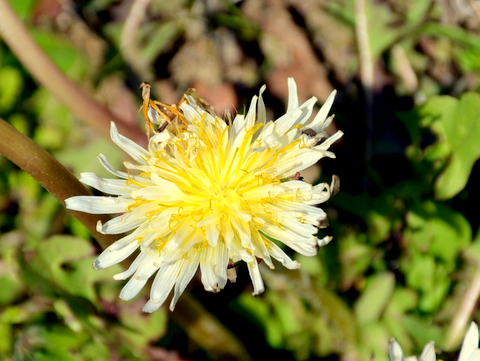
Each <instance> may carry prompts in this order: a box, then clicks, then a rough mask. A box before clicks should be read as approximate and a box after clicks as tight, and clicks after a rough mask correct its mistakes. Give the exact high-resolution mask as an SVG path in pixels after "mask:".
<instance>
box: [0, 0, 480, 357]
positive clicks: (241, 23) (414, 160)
mask: <svg viewBox="0 0 480 361" xmlns="http://www.w3.org/2000/svg"><path fill="white" fill-rule="evenodd" d="M7 3H8V1H6V0H0V5H1V7H2V8H3V7H4V6H6V5H7ZM10 5H11V6H13V8H14V10H15V13H16V14H17V16H18V17H20V19H21V21H22V23H23V25H24V26H25V27H26V29H27V31H28V33H29V34H30V36H32V37H33V38H34V39H35V41H36V42H37V43H38V44H39V45H40V47H41V49H42V51H43V52H44V53H46V54H47V56H48V58H50V59H51V60H52V61H53V62H54V64H55V65H56V66H57V67H58V68H59V69H60V70H61V71H62V72H63V73H64V74H66V76H67V77H68V78H69V79H71V80H72V81H73V83H75V84H77V85H78V86H79V91H80V92H81V93H84V94H86V95H89V96H91V97H93V98H94V99H95V100H96V102H97V103H98V104H99V105H100V108H101V109H103V110H105V109H109V110H110V112H111V113H113V116H114V117H116V118H117V121H118V122H119V123H120V124H122V127H123V129H125V131H124V132H123V133H124V134H127V135H129V136H132V137H134V138H135V137H136V139H137V140H138V141H140V142H142V141H143V142H145V140H144V139H143V140H142V138H141V137H139V136H138V135H139V134H140V136H141V131H140V130H141V128H142V120H141V116H140V115H139V114H138V113H137V110H138V108H139V107H140V104H141V97H140V91H139V90H138V87H139V85H140V83H141V82H142V81H147V82H149V83H151V84H152V87H153V88H152V91H153V94H154V97H155V98H156V99H160V100H161V101H163V102H165V103H177V102H178V100H179V99H180V97H181V94H182V93H183V92H184V91H185V90H187V88H189V87H194V88H196V90H197V92H198V94H200V96H201V97H202V98H204V99H205V100H207V101H208V102H209V103H210V104H211V105H212V106H214V107H215V108H216V109H217V111H219V112H220V113H221V112H222V111H223V110H224V109H230V110H231V111H235V110H236V109H238V110H239V111H243V110H244V104H248V102H249V99H250V98H251V96H252V95H254V94H256V93H257V92H258V89H259V88H260V86H261V85H262V84H264V83H266V84H267V92H266V104H267V106H269V107H270V116H271V118H274V117H276V116H278V115H280V114H282V112H283V111H284V109H285V104H286V96H287V77H290V76H291V77H294V78H295V80H296V81H297V84H298V88H299V92H300V98H301V100H306V99H307V98H309V97H311V96H313V95H315V96H317V97H318V98H319V102H320V103H323V101H324V100H325V99H326V97H327V96H328V94H329V93H330V92H331V91H332V90H333V89H334V88H335V89H337V90H338V96H337V99H336V102H335V104H334V106H333V109H332V112H333V113H335V114H336V118H335V125H334V127H337V128H339V129H342V130H343V131H344V133H345V136H344V138H343V139H342V140H341V141H340V142H338V143H337V144H335V145H334V147H333V149H332V150H333V151H334V152H335V153H336V155H337V159H335V160H329V159H325V160H322V161H321V163H320V165H319V166H316V167H314V168H312V169H310V170H309V173H308V174H306V175H305V176H306V177H307V179H308V180H309V181H316V182H318V181H327V182H329V181H330V179H331V176H332V175H333V174H337V175H339V177H340V179H341V191H340V193H339V194H338V195H336V196H335V197H334V198H332V199H331V200H329V201H328V202H327V203H326V204H324V205H322V207H323V208H324V209H326V210H327V212H328V213H329V217H330V227H329V228H326V229H325V230H322V236H323V235H324V234H329V235H333V236H334V241H333V242H332V243H331V244H329V245H328V246H326V247H323V248H322V249H320V251H319V254H318V256H317V257H311V258H308V257H303V256H299V255H296V256H295V258H296V259H297V260H299V261H300V262H301V263H302V268H301V269H300V270H299V271H288V270H284V269H282V267H281V266H280V267H278V268H277V269H276V270H274V271H270V270H268V269H266V268H264V269H263V271H262V272H263V275H264V278H265V282H266V292H265V293H264V294H263V295H261V296H259V297H255V298H254V297H252V296H251V291H252V289H251V285H250V281H249V276H248V272H247V270H246V268H244V267H242V266H241V265H240V266H239V269H238V273H239V278H238V281H237V283H236V284H229V285H227V287H226V289H225V290H223V291H222V292H220V293H218V294H210V293H207V292H205V291H204V290H203V287H202V285H201V282H200V280H199V278H198V279H196V280H194V281H193V282H192V284H191V285H190V287H189V294H187V295H184V296H182V298H184V302H185V303H184V304H183V306H182V305H181V304H179V308H177V309H176V310H175V312H173V313H172V312H170V311H167V310H166V309H165V308H162V309H161V310H159V311H157V312H155V313H153V314H142V312H141V307H142V306H143V304H144V303H145V300H146V297H147V290H145V292H144V293H142V294H141V295H140V296H138V297H137V298H136V299H134V300H132V301H129V302H124V301H121V300H119V299H118V294H119V291H120V289H121V287H122V282H116V281H113V280H112V275H113V274H115V273H118V272H119V270H120V266H117V267H111V268H110V269H107V270H103V271H94V270H93V269H92V266H91V264H92V261H93V260H94V259H95V257H96V255H97V254H98V253H99V252H100V251H101V247H100V246H99V245H98V244H97V243H96V241H95V239H94V238H92V236H91V235H90V233H89V232H88V231H87V230H86V228H85V227H84V226H82V225H81V224H80V222H79V221H78V220H76V219H75V218H73V217H72V216H71V215H70V214H69V213H68V212H67V211H66V210H65V208H64V207H63V206H62V205H61V204H60V203H59V202H58V201H57V200H56V199H55V198H54V197H52V196H51V195H50V194H49V193H48V192H47V191H45V190H44V189H43V188H42V187H41V186H40V185H39V184H38V183H37V182H36V181H35V180H34V179H33V178H31V177H30V176H29V175H28V174H27V173H25V172H24V171H22V170H20V169H19V168H18V167H17V166H15V165H14V164H13V163H11V162H10V161H8V160H7V159H6V158H3V157H0V168H1V171H0V190H1V191H0V230H1V234H0V359H2V360H53V361H64V360H65V361H66V360H81V361H83V360H85V361H86V360H92V361H93V360H96V361H98V360H112V361H114V360H158V361H160V360H220V359H222V360H229V359H232V360H233V359H237V360H248V359H253V360H262V359H280V358H281V359H282V360H318V359H329V360H336V359H340V360H346V361H347V360H348V361H366V360H368V359H370V357H371V356H372V354H374V355H375V359H376V360H379V361H384V360H386V359H387V348H388V341H389V339H390V338H391V337H395V338H396V339H397V340H398V341H399V343H400V344H401V345H402V347H403V349H404V351H405V352H406V353H407V354H411V353H417V354H418V353H419V351H420V350H421V348H422V347H423V345H424V344H425V343H426V342H427V341H429V340H435V341H436V346H437V348H438V352H437V357H440V358H442V359H444V360H449V359H452V358H454V357H455V356H454V354H453V353H452V352H453V351H455V350H458V349H459V346H458V345H459V342H460V340H461V338H462V337H463V334H464V330H465V328H466V326H467V324H468V322H469V321H470V320H476V321H477V322H478V321H480V313H479V312H478V311H477V308H476V304H477V299H478V295H479V292H480V234H479V233H478V229H479V223H480V216H479V211H478V202H479V201H480V168H479V165H478V164H477V159H478V158H479V157H480V118H479V116H480V95H479V94H478V91H479V89H480V88H479V86H480V72H479V71H480V35H479V31H480V4H479V2H478V1H474V0H438V1H434V0H417V1H413V0H408V1H399V0H377V1H374V0H356V1H354V0H332V1H326V0H245V1H238V2H235V1H227V0H204V1H193V0H191V1H187V0H170V1H161V0H135V1H115V0H94V1H61V0H37V1H35V0H22V1H14V0H10ZM0 13H2V10H1V9H0ZM3 14H4V15H5V14H6V13H3ZM1 16H2V15H1V14H0V17H1ZM11 19H13V18H12V17H10V20H11ZM6 21H7V20H5V19H0V29H2V34H1V35H0V41H1V37H4V39H5V42H6V43H7V36H10V38H12V37H13V39H14V41H13V42H11V43H9V45H8V46H7V45H6V44H5V43H3V42H0V116H1V117H2V118H3V119H5V120H6V121H7V122H8V123H10V124H11V125H13V126H14V127H15V128H17V129H18V130H20V131H21V132H22V133H24V134H26V135H27V136H28V137H30V138H32V139H33V140H34V141H35V142H37V143H38V144H39V145H41V146H42V147H43V148H45V149H46V150H48V152H50V153H51V154H52V155H53V156H54V157H55V158H56V159H58V160H59V161H60V162H61V163H62V164H64V165H65V166H66V167H68V168H69V169H70V170H71V171H72V172H73V173H74V174H75V175H77V176H78V175H79V173H80V172H82V171H94V172H96V173H97V174H99V175H102V176H109V175H108V174H107V173H106V171H105V170H104V169H102V167H101V166H100V164H99V162H98V161H97V159H96V155H97V154H98V153H100V152H101V153H103V154H105V155H106V156H107V157H108V158H109V159H110V161H111V162H112V164H114V165H116V166H117V168H120V167H121V162H122V161H123V157H124V154H123V153H122V152H121V150H120V149H118V148H117V147H115V146H114V144H113V143H112V142H111V141H110V140H109V139H108V136H106V131H105V129H108V122H105V121H104V118H102V117H101V116H100V115H99V116H98V117H96V116H93V115H92V114H94V113H91V111H90V110H89V109H90V107H84V109H80V110H79V109H76V108H75V107H77V108H78V106H79V104H80V97H75V96H72V95H70V94H67V92H66V91H64V90H63V89H64V88H61V87H63V85H61V82H60V81H59V80H58V78H57V77H56V75H55V73H54V72H53V71H52V70H51V69H50V68H48V67H46V66H45V65H43V63H41V61H40V60H41V59H40V58H37V57H36V56H27V59H26V60H23V59H22V60H21V61H20V60H19V59H21V54H22V53H24V54H25V53H27V52H28V51H29V49H30V45H29V44H28V43H27V42H24V40H23V38H21V37H20V35H18V34H17V33H15V30H12V29H13V28H12V27H10V26H6V24H7V23H6ZM2 23H3V28H2V26H1V24H2ZM9 30H11V31H10V35H8V34H7V33H8V32H9ZM12 44H13V45H12ZM15 44H16V47H17V48H16V49H17V50H15ZM11 49H13V50H14V52H12V50H11ZM28 60H30V61H28ZM42 75H43V78H42ZM53 94H55V95H53ZM62 96H64V97H63V98H62ZM82 104H83V103H82ZM97 106H98V105H97ZM102 114H103V113H102ZM329 131H330V133H331V134H332V133H333V131H334V129H333V128H332V129H330V130H329ZM19 150H20V152H21V151H22V148H20V149H19ZM25 157H26V158H29V159H31V160H32V162H35V157H34V154H25ZM225 340H227V341H225Z"/></svg>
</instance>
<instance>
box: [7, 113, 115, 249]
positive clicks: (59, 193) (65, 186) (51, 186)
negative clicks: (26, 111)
mask: <svg viewBox="0 0 480 361" xmlns="http://www.w3.org/2000/svg"><path fill="white" fill-rule="evenodd" d="M0 153H2V154H4V155H5V156H6V157H7V158H8V159H10V160H11V161H12V162H13V163H15V164H16V165H18V166H19V167H20V168H22V169H23V170H24V171H25V172H27V173H28V174H30V175H31V176H32V177H33V178H34V179H35V180H36V181H37V182H38V183H40V184H41V185H42V186H43V187H44V188H45V189H46V190H47V191H49V192H50V193H51V194H52V195H53V196H54V197H55V198H57V199H58V201H59V202H60V203H62V204H63V205H65V199H66V198H69V197H73V196H78V195H91V193H90V192H89V191H88V190H87V189H86V188H85V187H84V186H83V184H82V183H80V182H79V181H78V180H77V178H75V176H74V175H73V174H72V173H70V171H69V170H68V169H67V168H65V167H64V166H63V165H62V164H60V162H58V161H57V160H56V159H55V158H53V157H52V156H51V155H50V154H49V153H48V152H47V151H46V150H45V149H43V148H42V147H40V146H39V145H38V144H37V143H35V142H34V141H33V140H31V139H30V138H28V137H27V136H25V135H24V134H22V133H20V132H19V131H18V130H17V129H15V128H14V127H12V126H11V125H10V124H8V123H7V122H6V121H4V120H3V119H1V118H0ZM72 214H73V215H74V216H75V218H77V219H78V220H79V221H80V222H82V223H83V224H84V225H85V227H87V229H88V231H89V232H90V233H91V234H92V235H93V237H95V239H96V240H97V241H98V243H99V244H100V245H101V246H102V247H108V246H109V245H110V244H112V243H113V242H114V241H115V240H116V237H114V236H110V235H105V234H101V233H98V232H97V230H96V224H97V222H98V221H99V220H101V221H102V222H106V221H107V220H108V217H107V216H103V217H99V216H98V215H94V214H88V213H83V212H73V211H72Z"/></svg>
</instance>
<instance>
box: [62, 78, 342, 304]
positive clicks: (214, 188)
mask: <svg viewBox="0 0 480 361" xmlns="http://www.w3.org/2000/svg"><path fill="white" fill-rule="evenodd" d="M288 89H289V100H288V108H287V112H286V114H285V115H283V116H282V117H280V118H278V119H277V120H276V121H271V120H270V121H267V118H266V110H265V105H264V102H263V99H262V93H263V91H264V90H265V87H262V89H261V90H260V94H259V96H258V97H254V98H253V99H252V101H251V104H250V107H249V109H248V112H247V113H246V115H240V114H239V115H236V117H235V118H234V119H233V120H232V119H227V120H224V119H221V118H220V117H218V116H216V115H213V114H211V113H210V112H209V111H207V109H208V107H207V106H206V105H205V103H204V102H203V101H201V100H199V99H198V98H195V97H193V96H191V95H189V93H186V94H185V95H184V101H182V102H180V103H179V104H178V105H171V106H167V105H164V104H162V106H163V108H162V109H163V110H164V111H165V112H163V111H162V110H160V108H156V107H155V106H153V107H152V106H149V108H148V116H149V118H150V120H151V122H153V123H156V124H163V125H162V126H159V128H158V129H157V132H156V134H155V135H154V136H152V137H151V138H150V139H149V144H148V149H144V148H142V147H141V146H139V145H138V144H136V143H134V142H133V141H131V140H129V139H128V138H126V137H124V136H122V135H120V134H119V133H118V131H117V128H116V127H115V124H113V123H112V126H111V138H112V140H113V141H114V142H115V143H116V144H117V145H118V146H119V147H121V148H122V149H123V150H124V151H125V152H127V153H128V154H129V155H130V156H131V157H132V159H133V162H132V163H130V162H125V167H126V169H127V170H128V171H127V172H122V171H117V170H115V169H113V167H112V166H111V165H110V164H109V163H108V161H107V160H106V158H105V157H104V156H103V155H99V159H100V162H101V163H102V165H103V166H104V167H105V168H106V169H107V170H108V171H110V172H111V173H112V174H113V175H115V176H116V177H118V178H119V179H104V178H100V177H98V176H96V175H95V174H94V173H82V174H81V178H80V181H82V182H83V183H85V184H87V185H89V186H92V187H94V188H96V189H98V190H100V191H102V192H104V193H106V194H110V195H112V196H100V197H99V196H78V197H72V198H69V199H67V200H66V204H67V208H69V209H71V210H76V211H81V212H87V213H92V214H118V215H117V216H116V217H115V218H113V219H111V220H109V221H108V222H106V223H104V224H101V223H99V224H98V225H97V229H98V231H99V232H101V233H103V234H123V233H125V232H130V231H131V233H129V234H128V235H126V236H124V237H123V238H121V239H119V240H118V241H116V242H115V243H113V244H112V245H111V246H109V247H108V248H107V249H105V250H104V251H103V253H102V254H100V256H99V257H98V258H97V259H96V260H95V262H94V268H95V269H103V268H106V267H109V266H111V265H113V264H116V263H119V262H121V261H123V260H124V259H126V258H127V257H128V256H130V255H131V254H132V253H133V252H135V251H136V250H137V249H139V250H140V252H139V254H138V256H137V258H136V259H135V261H134V262H133V263H132V264H131V266H130V268H129V269H128V270H126V271H125V272H122V273H120V274H117V275H116V276H114V278H115V279H118V280H124V279H127V278H130V280H129V281H128V282H127V284H126V285H125V286H124V288H123V289H122V291H121V293H120V297H121V298H122V299H124V300H129V299H131V298H132V297H134V296H135V295H136V294H137V293H138V292H139V291H140V290H141V289H142V288H143V287H144V285H145V284H146V282H147V281H148V279H149V278H150V277H151V276H153V275H154V274H155V273H156V275H155V279H154V281H153V284H152V287H151V292H150V299H149V301H148V302H147V303H146V304H145V306H144V308H143V310H144V311H145V312H153V311H155V310H157V309H158V308H159V307H160V306H161V305H162V304H163V303H164V302H165V300H166V299H167V297H168V295H169V294H170V293H171V291H172V289H173V293H174V295H173V298H172V300H171V303H170V309H171V310H173V308H174V307H175V304H176V302H177V300H178V298H179V297H180V295H181V294H182V292H183V291H184V290H185V288H186V286H187V284H188V283H189V282H190V280H191V279H192V278H193V276H194V275H195V273H196V271H197V269H198V268H200V272H201V281H202V283H203V285H204V287H205V289H206V290H207V291H211V292H218V291H219V290H221V289H223V288H224V287H225V285H226V283H227V280H230V281H232V282H234V281H235V277H236V274H235V271H234V268H233V269H232V268H231V264H235V263H236V262H239V261H244V262H245V263H246V264H247V266H248V271H249V274H250V277H251V279H252V283H253V294H254V295H257V294H259V293H261V292H263V291H264V285H263V281H262V277H261V275H260V270H259V262H260V261H263V262H264V263H265V264H266V265H267V266H268V267H270V268H274V263H273V262H272V258H273V259H276V260H277V261H279V262H280V263H281V264H283V265H284V266H285V267H287V268H288V269H296V268H298V267H300V265H299V263H297V262H296V261H294V260H292V259H291V258H290V257H289V256H288V255H287V254H286V253H285V252H284V251H283V250H282V248H281V247H280V246H279V245H280V244H281V243H283V244H285V245H286V246H288V247H290V248H292V249H293V250H295V251H296V252H298V253H300V254H302V255H307V256H313V255H315V254H316V252H317V249H318V247H319V246H322V245H324V244H327V243H328V242H329V241H330V239H331V237H325V238H324V239H321V240H320V239H318V238H317V237H316V236H315V234H316V233H317V226H319V225H320V226H321V224H323V223H321V222H322V221H325V219H326V214H325V212H324V211H323V210H322V209H320V208H318V207H316V205H318V204H320V203H322V202H324V201H326V200H327V199H328V198H329V197H330V195H331V193H332V187H331V186H329V185H328V184H319V185H315V186H313V185H311V184H309V183H307V182H304V181H303V180H301V177H300V176H299V172H301V171H302V170H303V169H305V168H307V167H309V166H311V165H313V164H315V163H316V162H317V161H318V160H319V159H320V158H323V157H330V158H334V157H335V155H334V154H333V153H332V152H330V151H328V148H329V147H330V145H331V144H332V143H333V142H335V141H336V140H337V139H338V138H340V137H341V136H342V133H341V132H340V131H338V132H337V133H335V134H334V135H333V136H328V135H327V134H326V133H325V128H326V127H327V126H328V125H329V124H330V123H331V121H332V119H333V117H328V118H327V115H328V112H329V110H330V107H331V105H332V103H333V99H334V96H335V92H333V93H332V94H331V95H330V97H329V98H328V99H327V101H326V103H325V104H324V105H323V107H322V108H321V109H320V111H319V112H318V113H317V115H316V116H315V117H314V119H313V120H312V121H311V122H310V123H308V125H306V123H307V121H308V120H309V118H310V117H311V114H312V111H313V107H314V105H315V103H316V101H317V99H316V98H314V97H313V98H311V99H309V100H307V101H306V102H305V103H303V104H301V105H300V104H299V101H298V96H297V89H296V84H295V81H294V80H293V79H289V81H288ZM155 103H156V104H161V103H159V102H154V104H155ZM150 104H152V103H150ZM155 109H157V110H155ZM145 114H147V112H146V113H145ZM229 265H230V266H229Z"/></svg>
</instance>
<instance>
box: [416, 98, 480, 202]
mask: <svg viewBox="0 0 480 361" xmlns="http://www.w3.org/2000/svg"><path fill="white" fill-rule="evenodd" d="M420 113H421V114H422V115H423V117H424V118H423V121H422V123H423V124H424V125H430V126H431V128H432V130H433V131H434V132H435V133H436V135H437V137H438V139H439V143H442V142H445V144H444V145H442V151H441V152H440V153H439V152H436V154H437V155H440V156H446V155H449V157H448V159H447V163H446V166H445V169H444V170H443V171H442V172H441V174H440V175H439V177H438V178H437V180H436V182H435V194H436V197H437V198H438V199H441V200H445V199H449V198H452V197H454V196H455V195H457V194H458V193H459V192H460V191H461V190H462V189H463V188H464V187H465V185H466V183H467V181H468V178H469V176H470V173H471V171H472V167H473V165H474V163H475V161H476V160H477V159H479V158H480V147H479V146H478V139H480V121H479V120H480V95H479V94H476V93H465V94H463V95H462V97H461V98H460V99H459V100H457V99H455V98H452V97H450V96H436V97H432V98H430V99H429V100H428V101H427V103H426V104H425V105H424V106H423V107H422V108H421V110H420ZM446 147H447V148H446ZM448 150H449V152H448ZM448 153H449V154H448Z"/></svg>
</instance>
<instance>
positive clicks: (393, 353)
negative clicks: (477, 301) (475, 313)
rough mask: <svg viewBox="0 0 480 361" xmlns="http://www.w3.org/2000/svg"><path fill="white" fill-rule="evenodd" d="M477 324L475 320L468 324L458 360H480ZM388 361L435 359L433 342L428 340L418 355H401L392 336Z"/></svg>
mask: <svg viewBox="0 0 480 361" xmlns="http://www.w3.org/2000/svg"><path fill="white" fill-rule="evenodd" d="M478 337H479V336H478V326H477V324H476V323H475V322H472V323H471V324H470V327H469V328H468V331H467V333H466V334H465V338H464V339H463V342H462V347H461V349H460V354H459V356H458V361H480V349H479V348H478ZM388 355H389V358H390V361H435V360H436V355H435V343H434V342H433V341H430V342H428V343H427V344H426V345H425V347H424V348H423V350H422V353H421V354H420V357H418V358H417V357H416V356H408V357H405V356H404V355H403V351H402V347H401V346H400V345H399V343H398V342H397V341H396V340H395V339H394V338H392V339H391V340H390V345H389V347H388Z"/></svg>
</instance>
